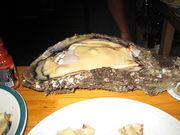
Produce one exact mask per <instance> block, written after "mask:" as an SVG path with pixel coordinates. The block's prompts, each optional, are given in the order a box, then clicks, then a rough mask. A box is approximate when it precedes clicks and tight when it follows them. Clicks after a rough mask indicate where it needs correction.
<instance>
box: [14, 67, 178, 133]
mask: <svg viewBox="0 0 180 135" xmlns="http://www.w3.org/2000/svg"><path fill="white" fill-rule="evenodd" d="M25 69H26V67H25V66H19V67H17V70H18V73H19V76H21V75H22V73H23V71H24V70H25ZM17 91H18V92H19V93H20V94H21V95H22V96H23V98H24V100H25V102H26V105H27V115H28V119H27V125H26V128H25V132H24V134H25V135H26V134H27V133H28V132H29V131H30V130H31V129H32V128H33V127H34V126H36V124H38V123H39V122H40V121H41V120H43V119H44V118H45V117H47V116H48V115H50V114H51V113H53V112H55V111H57V110H59V109H61V108H63V107H64V106H67V105H69V104H72V103H75V102H78V101H82V100H86V99H92V98H100V97H116V98H117V97H118V98H126V99H132V100H136V101H140V102H144V103H147V104H150V105H152V106H155V107H157V108H159V109H161V110H163V111H165V112H167V113H169V114H170V115H172V116H174V117H175V118H177V119H178V120H180V101H178V100H176V99H174V98H172V97H171V96H170V95H169V94H168V93H167V92H163V93H160V94H159V95H157V96H149V95H146V94H145V93H143V92H142V91H140V90H137V91H133V92H127V93H118V92H110V91H105V90H76V92H75V93H70V94H60V95H49V96H45V95H44V93H42V92H36V91H34V90H31V89H29V88H25V87H23V86H21V85H20V87H19V88H17Z"/></svg>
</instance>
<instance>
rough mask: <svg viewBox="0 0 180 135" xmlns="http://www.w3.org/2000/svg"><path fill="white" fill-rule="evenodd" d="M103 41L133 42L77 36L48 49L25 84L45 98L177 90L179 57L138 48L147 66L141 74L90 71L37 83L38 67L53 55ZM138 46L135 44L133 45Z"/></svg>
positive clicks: (26, 74)
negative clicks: (101, 91) (85, 42)
mask: <svg viewBox="0 0 180 135" xmlns="http://www.w3.org/2000/svg"><path fill="white" fill-rule="evenodd" d="M94 38H101V39H107V40H110V41H112V42H115V43H119V44H121V45H124V47H128V46H130V45H134V44H133V43H132V42H129V41H124V40H121V39H119V38H115V37H109V36H106V35H100V34H86V35H75V36H73V37H70V38H67V39H65V40H63V41H61V42H59V43H57V44H55V45H54V46H52V47H50V48H48V49H47V50H46V51H45V52H44V53H43V54H42V55H40V56H39V57H38V58H37V59H36V60H35V61H33V62H32V63H31V64H30V66H29V67H28V68H27V69H26V70H25V71H24V73H23V76H22V77H23V80H22V85H23V86H25V87H28V88H31V89H34V90H36V91H43V92H45V94H46V95H48V94H53V93H56V94H57V93H59V94H61V93H70V92H74V91H75V90H76V89H88V90H93V89H104V90H109V91H117V92H127V91H133V90H136V89H140V90H142V91H144V92H145V93H146V94H148V95H151V96H154V95H157V94H158V93H160V92H163V91H165V90H169V89H171V88H173V87H175V85H176V83H177V82H179V81H180V58H179V57H163V56H159V55H156V54H155V53H153V51H150V50H148V49H145V48H142V47H139V46H136V48H138V49H139V50H141V54H140V55H141V58H142V59H144V60H145V61H147V63H148V64H147V65H145V66H143V68H142V69H141V70H139V71H125V70H122V69H121V70H120V69H113V68H110V67H103V68H98V69H93V70H87V71H79V72H76V73H72V74H67V75H65V76H60V77H56V78H51V79H47V80H38V79H36V78H35V76H36V73H35V69H36V67H37V64H38V63H39V62H40V61H41V60H44V59H46V58H48V57H49V56H51V55H53V54H54V53H57V52H61V51H63V50H64V49H65V48H67V47H69V46H70V45H71V44H73V43H75V42H78V41H81V40H85V39H94ZM134 46H135V45H134Z"/></svg>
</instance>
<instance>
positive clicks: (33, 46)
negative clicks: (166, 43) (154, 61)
mask: <svg viewBox="0 0 180 135" xmlns="http://www.w3.org/2000/svg"><path fill="white" fill-rule="evenodd" d="M124 9H125V13H126V18H127V21H128V22H130V23H129V24H128V25H129V28H130V32H131V34H132V36H133V38H134V42H135V43H136V44H137V45H140V46H145V47H149V48H153V47H154V46H155V45H156V44H159V42H160V41H159V40H160V36H161V29H162V21H163V16H162V15H161V14H160V13H159V12H158V11H157V10H156V9H155V8H153V5H152V3H151V0H149V1H148V0H124ZM0 15H1V19H0V20H1V25H0V28H1V30H0V37H2V39H3V41H4V43H5V47H6V49H7V50H8V51H9V52H10V54H11V55H12V57H13V59H14V61H15V64H16V65H29V64H30V63H31V62H32V61H33V60H34V59H36V58H37V57H38V56H39V55H40V54H42V53H43V52H44V51H45V50H46V49H47V48H48V47H50V46H52V45H54V44H55V43H57V42H59V41H61V40H64V39H65V38H67V37H70V36H73V35H74V34H87V33H101V34H107V35H109V36H116V37H120V31H119V29H118V27H117V24H116V22H115V21H114V19H113V17H112V15H111V13H110V11H109V9H108V6H107V2H106V0H16V1H11V2H10V1H5V2H3V3H1V8H0ZM142 29H145V31H144V32H142ZM175 36H176V37H177V38H175V39H179V33H177V32H176V35H175ZM173 42H174V44H179V41H176V40H175V41H173ZM175 46H176V45H175ZM176 50H177V49H176ZM177 54H178V53H177V52H173V51H172V52H171V55H177Z"/></svg>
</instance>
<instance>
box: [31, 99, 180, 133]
mask: <svg viewBox="0 0 180 135" xmlns="http://www.w3.org/2000/svg"><path fill="white" fill-rule="evenodd" d="M134 123H141V124H144V135H179V133H180V122H179V121H178V120H177V119H175V118H174V117H172V116H171V115H169V114H167V113H165V112H163V111H161V110H159V109H158V108H155V107H153V106H150V105H148V104H145V103H141V102H138V101H133V100H129V99H122V98H96V99H89V100H85V101H80V102H77V103H74V104H72V105H69V106H66V107H64V108H62V109H60V110H58V111H56V112H54V113H52V114H51V115H49V116H48V117H47V118H45V119H44V120H42V121H41V122H40V123H39V124H37V125H36V126H35V127H34V128H33V129H32V130H31V131H30V132H29V134H28V135H56V134H57V132H58V131H60V130H63V129H65V128H68V127H70V128H72V129H74V130H76V129H78V128H81V127H82V125H83V124H88V125H90V126H91V127H93V128H94V129H95V130H96V135H119V133H118V129H119V128H122V127H123V126H125V125H126V124H134Z"/></svg>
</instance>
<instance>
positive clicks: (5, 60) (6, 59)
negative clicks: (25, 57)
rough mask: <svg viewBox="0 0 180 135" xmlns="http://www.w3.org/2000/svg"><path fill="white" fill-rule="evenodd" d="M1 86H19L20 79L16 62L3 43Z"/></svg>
mask: <svg viewBox="0 0 180 135" xmlns="http://www.w3.org/2000/svg"><path fill="white" fill-rule="evenodd" d="M0 84H1V85H5V86H8V87H11V88H17V87H18V86H19V78H18V74H17V72H16V68H15V65H14V61H13V59H12V57H11V55H10V54H9V53H8V51H7V50H6V49H5V48H4V43H3V41H0Z"/></svg>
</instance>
